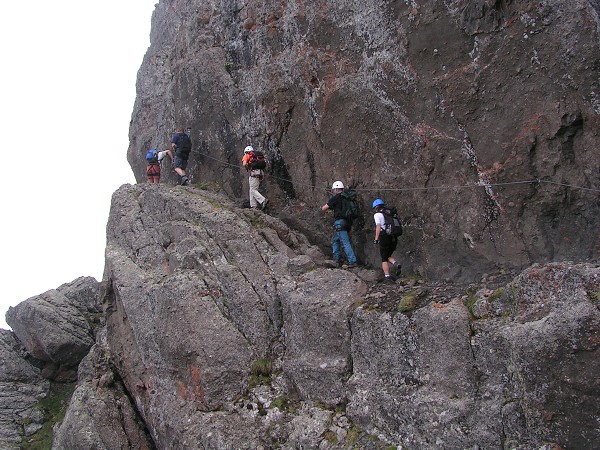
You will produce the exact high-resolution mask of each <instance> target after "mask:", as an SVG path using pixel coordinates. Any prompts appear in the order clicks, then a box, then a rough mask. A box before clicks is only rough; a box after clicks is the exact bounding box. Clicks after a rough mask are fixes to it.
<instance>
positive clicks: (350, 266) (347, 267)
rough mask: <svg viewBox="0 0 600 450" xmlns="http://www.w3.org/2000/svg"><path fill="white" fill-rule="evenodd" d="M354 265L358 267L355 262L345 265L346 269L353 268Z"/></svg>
mask: <svg viewBox="0 0 600 450" xmlns="http://www.w3.org/2000/svg"><path fill="white" fill-rule="evenodd" d="M356 267H358V264H356V263H352V264H348V265H347V266H346V269H354V268H356Z"/></svg>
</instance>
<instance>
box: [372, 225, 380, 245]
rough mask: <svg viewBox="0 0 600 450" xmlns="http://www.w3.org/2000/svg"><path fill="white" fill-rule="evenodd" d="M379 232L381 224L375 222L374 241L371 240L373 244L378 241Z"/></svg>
mask: <svg viewBox="0 0 600 450" xmlns="http://www.w3.org/2000/svg"><path fill="white" fill-rule="evenodd" d="M380 233H381V225H379V224H377V226H376V227H375V241H373V243H374V244H378V243H379V234H380Z"/></svg>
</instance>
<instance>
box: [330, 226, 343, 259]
mask: <svg viewBox="0 0 600 450" xmlns="http://www.w3.org/2000/svg"><path fill="white" fill-rule="evenodd" d="M331 250H332V251H333V258H334V259H335V260H336V261H337V262H338V263H341V262H342V254H341V248H340V233H339V232H338V231H334V232H333V239H332V240H331Z"/></svg>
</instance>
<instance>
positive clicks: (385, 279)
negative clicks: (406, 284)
mask: <svg viewBox="0 0 600 450" xmlns="http://www.w3.org/2000/svg"><path fill="white" fill-rule="evenodd" d="M381 282H382V283H385V284H394V283H395V282H396V280H394V279H393V278H392V277H383V280H381Z"/></svg>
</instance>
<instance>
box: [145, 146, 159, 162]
mask: <svg viewBox="0 0 600 450" xmlns="http://www.w3.org/2000/svg"><path fill="white" fill-rule="evenodd" d="M146 161H148V164H158V150H156V149H155V148H151V149H150V150H148V153H146Z"/></svg>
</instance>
